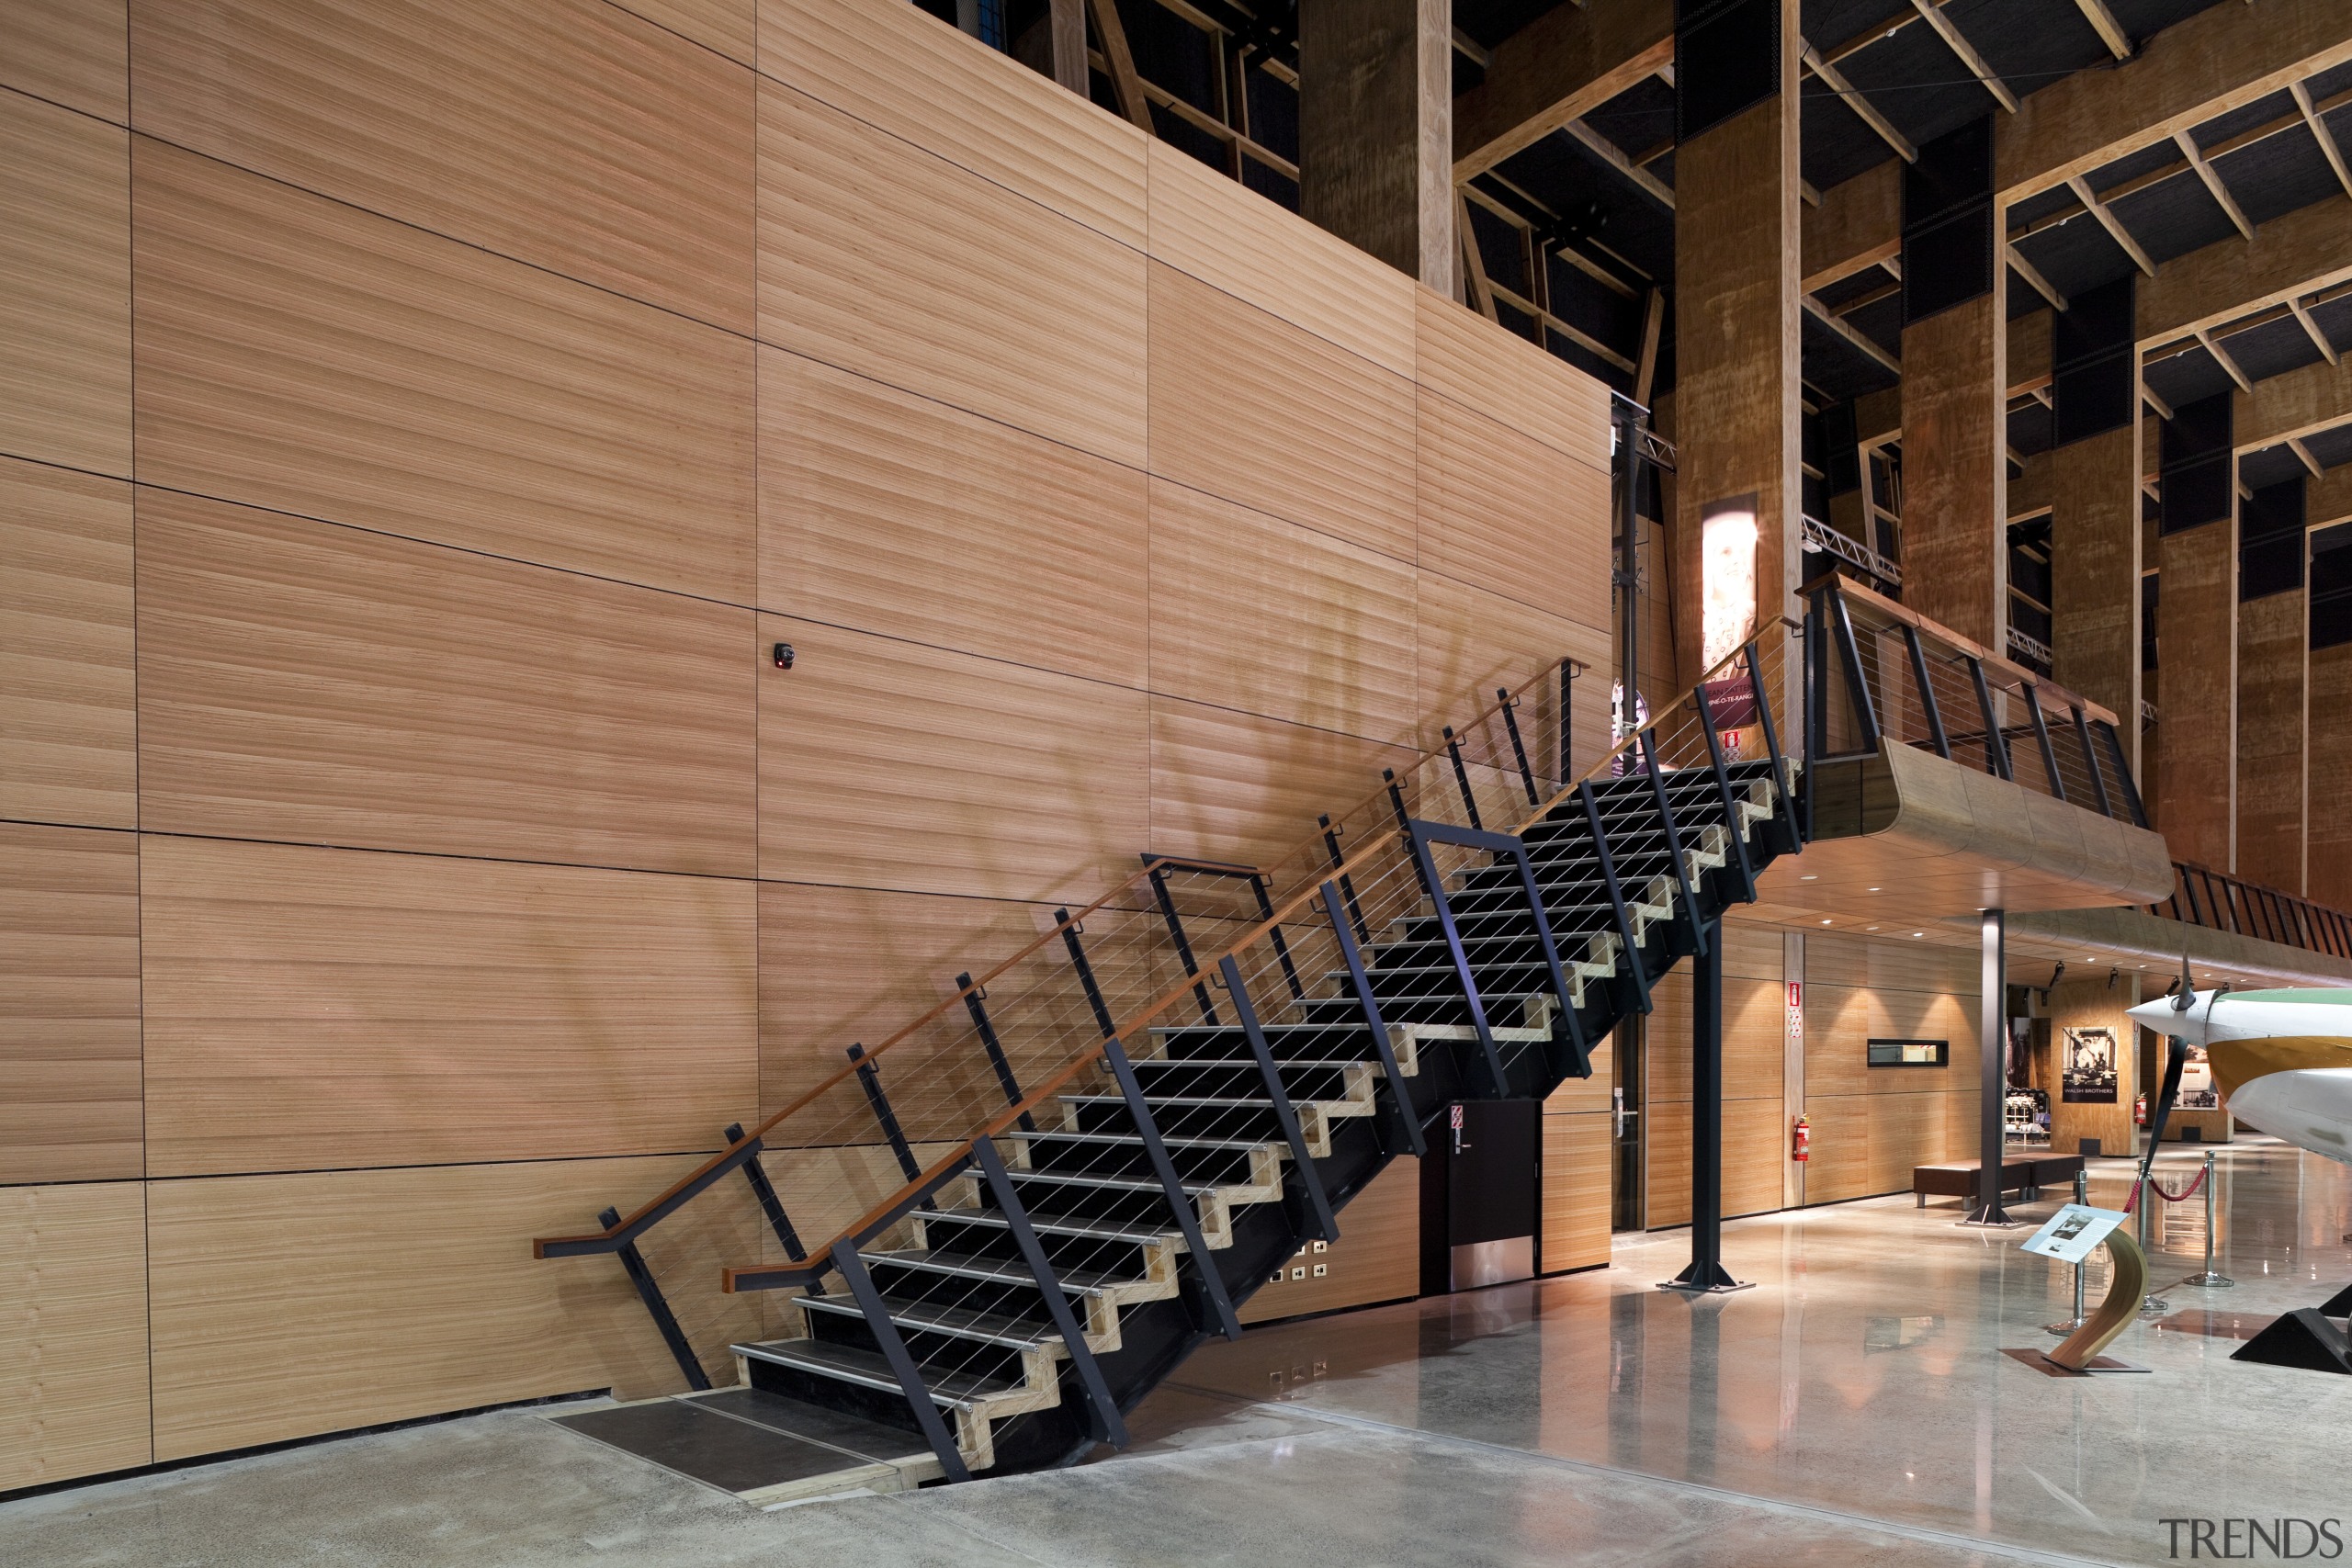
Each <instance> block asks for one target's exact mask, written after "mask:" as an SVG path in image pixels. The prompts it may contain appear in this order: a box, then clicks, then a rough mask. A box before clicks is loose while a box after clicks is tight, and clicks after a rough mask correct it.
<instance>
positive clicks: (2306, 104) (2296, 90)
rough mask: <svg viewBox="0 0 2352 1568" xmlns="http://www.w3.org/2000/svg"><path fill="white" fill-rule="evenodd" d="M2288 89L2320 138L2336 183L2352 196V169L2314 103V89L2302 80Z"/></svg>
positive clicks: (2338, 96)
mask: <svg viewBox="0 0 2352 1568" xmlns="http://www.w3.org/2000/svg"><path fill="white" fill-rule="evenodd" d="M2287 90H2288V91H2289V92H2290V93H2292V94H2293V95H2294V96H2295V110H2296V112H2297V113H2298V114H2300V115H2301V117H2302V119H2303V123H2305V124H2306V125H2308V126H2310V127H2311V128H2312V135H2313V136H2314V137H2316V138H2318V139H2319V150H2320V151H2321V152H2324V153H2326V154H2327V166H2328V167H2329V168H2331V169H2334V170H2335V183H2336V184H2338V185H2340V186H2343V187H2344V193H2345V194H2346V196H2352V171H2347V170H2346V168H2345V166H2344V149H2343V148H2342V147H2340V146H2338V145H2336V141H2335V131H2333V130H2329V129H2328V127H2327V120H2326V119H2325V118H2324V117H2323V116H2322V114H2321V112H2320V110H2319V108H2318V107H2316V106H2314V105H2313V104H2312V90H2311V89H2310V88H2309V87H2307V86H2305V85H2303V84H2302V83H2301V82H2298V83H2296V84H2295V85H2293V86H2291V87H2290V88H2288V89H2287ZM2335 96H2336V98H2338V99H2340V98H2342V97H2343V96H2344V95H2343V94H2341V93H2338V94H2337V95H2335ZM2330 101H2331V103H2332V102H2334V101H2335V100H2333V99H2332V100H2330Z"/></svg>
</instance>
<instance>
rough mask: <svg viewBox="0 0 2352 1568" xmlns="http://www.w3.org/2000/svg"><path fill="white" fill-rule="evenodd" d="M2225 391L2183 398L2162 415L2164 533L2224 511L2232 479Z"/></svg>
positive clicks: (2203, 522)
mask: <svg viewBox="0 0 2352 1568" xmlns="http://www.w3.org/2000/svg"><path fill="white" fill-rule="evenodd" d="M2233 427H2234V421H2233V418H2232V415H2231V412H2230V394H2229V393H2227V392H2216V393H2214V394H2213V395H2212V396H2211V397H2210V398H2200V399H2199V400H2197V401H2196V402H2193V403H2183V404H2181V405H2180V406H2179V407H2178V408H2177V409H2175V410H2173V414H2172V417H2171V418H2170V419H2168V420H2166V421H2165V425H2164V439H2163V442H2162V444H2161V445H2162V451H2163V454H2164V456H2163V463H2162V467H2161V468H2160V469H2159V472H2160V473H2161V474H2162V476H2163V480H2164V498H2165V500H2164V507H2165V511H2164V523H2163V530H2164V532H2165V533H2167V534H2178V533H2182V532H2184V531H2186V530H2188V529H2190V528H2201V527H2203V526H2204V525H2206V524H2208V523H2219V522H2222V520H2224V519H2225V518H2227V517H2228V516H2229V515H2230V512H2231V506H2230V502H2231V500H2232V499H2233V491H2235V489H2236V485H2237V463H2236V461H2235V460H2234V459H2233V457H2232V456H2231V451H2230V446H2231V434H2230V433H2231V431H2232V429H2233Z"/></svg>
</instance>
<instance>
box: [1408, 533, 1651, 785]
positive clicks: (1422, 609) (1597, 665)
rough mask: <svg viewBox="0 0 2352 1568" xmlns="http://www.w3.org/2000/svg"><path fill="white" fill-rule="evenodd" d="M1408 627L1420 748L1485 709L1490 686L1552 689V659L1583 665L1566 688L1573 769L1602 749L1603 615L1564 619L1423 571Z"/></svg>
mask: <svg viewBox="0 0 2352 1568" xmlns="http://www.w3.org/2000/svg"><path fill="white" fill-rule="evenodd" d="M1414 626H1415V630H1414V646H1415V648H1416V649H1417V651H1418V657H1419V666H1418V669H1417V670H1416V672H1415V689H1416V690H1417V692H1418V693H1419V697H1418V699H1417V707H1418V710H1419V715H1420V734H1419V737H1418V743H1419V744H1420V745H1423V746H1434V745H1436V744H1438V741H1439V735H1438V730H1439V727H1440V726H1441V725H1443V724H1447V723H1451V722H1453V721H1455V720H1457V719H1459V718H1461V717H1464V716H1468V715H1470V714H1475V713H1477V712H1479V711H1481V710H1482V709H1484V708H1486V707H1487V706H1488V705H1490V704H1492V703H1493V702H1494V700H1495V690H1496V688H1497V687H1499V686H1508V687H1510V689H1511V690H1513V691H1519V690H1521V689H1523V688H1525V687H1527V686H1529V685H1530V684H1532V682H1538V681H1540V682H1544V683H1546V684H1549V685H1551V686H1552V688H1553V690H1554V691H1555V692H1556V691H1557V690H1558V685H1557V682H1558V681H1559V669H1558V664H1559V660H1561V659H1562V658H1563V657H1572V658H1576V659H1580V660H1584V661H1585V663H1586V664H1587V665H1588V666H1589V670H1588V671H1587V673H1586V674H1585V675H1584V676H1582V677H1581V678H1580V679H1578V680H1577V682H1575V685H1574V688H1573V690H1574V694H1575V695H1574V702H1575V709H1574V713H1575V720H1576V724H1575V729H1576V733H1575V751H1576V762H1577V771H1578V772H1582V771H1583V770H1584V769H1585V768H1587V767H1589V766H1590V765H1591V764H1592V763H1593V762H1595V761H1598V760H1599V759H1600V754H1601V753H1602V752H1603V751H1605V750H1608V747H1609V682H1608V680H1607V679H1606V671H1608V668H1609V631H1608V628H1607V626H1606V625H1605V617H1603V618H1601V619H1598V620H1571V619H1569V618H1568V617H1567V616H1565V615H1554V614H1552V613H1551V612H1549V611H1546V610H1538V609H1536V608H1534V607H1533V606H1532V605H1527V604H1521V603H1520V602H1519V601H1517V600H1515V599H1506V598H1504V597H1502V596H1501V595H1500V594H1498V593H1489V592H1487V591H1486V590H1485V589H1483V588H1474V587H1472V586H1471V585H1470V584H1468V583H1466V582H1459V581H1455V580H1454V579H1453V578H1450V577H1441V576H1438V575H1437V574H1436V573H1434V572H1430V571H1424V572H1422V573H1421V574H1420V592H1419V603H1418V604H1416V606H1415V610H1414Z"/></svg>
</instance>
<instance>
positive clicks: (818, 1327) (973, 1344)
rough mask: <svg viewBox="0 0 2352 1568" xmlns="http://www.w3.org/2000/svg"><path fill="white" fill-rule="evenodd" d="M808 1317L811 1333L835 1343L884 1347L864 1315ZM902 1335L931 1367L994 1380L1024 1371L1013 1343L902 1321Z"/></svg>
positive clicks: (1016, 1378) (919, 1360) (921, 1363)
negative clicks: (937, 1330) (940, 1331)
mask: <svg viewBox="0 0 2352 1568" xmlns="http://www.w3.org/2000/svg"><path fill="white" fill-rule="evenodd" d="M806 1315H807V1317H808V1319H809V1337H811V1338H813V1339H817V1340H820V1341H822V1342H824V1343H827V1344H833V1345H855V1346H857V1347H859V1348H862V1349H867V1350H872V1351H875V1352H876V1353H877V1354H878V1353H879V1352H880V1351H881V1348H882V1345H881V1342H880V1341H879V1340H878V1339H876V1337H874V1329H873V1325H870V1324H868V1323H867V1322H866V1321H865V1317H864V1316H863V1315H859V1316H855V1317H852V1316H849V1315H846V1314H842V1313H831V1312H812V1313H809V1314H806ZM897 1326H898V1330H899V1338H900V1339H901V1340H903V1341H904V1342H905V1344H906V1347H907V1352H908V1354H910V1355H911V1356H912V1357H914V1359H915V1364H916V1365H917V1366H920V1367H922V1368H924V1369H926V1370H927V1371H942V1370H953V1371H958V1372H965V1373H969V1374H971V1375H973V1376H976V1377H984V1378H988V1379H989V1380H990V1381H992V1382H1020V1381H1021V1380H1022V1377H1023V1356H1022V1353H1021V1352H1020V1351H1019V1350H1016V1349H1014V1348H1012V1347H1010V1346H1004V1345H990V1344H987V1343H984V1342H982V1341H980V1340H977V1339H966V1338H963V1337H960V1336H957V1335H953V1334H934V1333H932V1332H930V1331H929V1330H927V1329H923V1328H919V1327H916V1326H914V1325H910V1324H904V1323H901V1324H899V1325H897Z"/></svg>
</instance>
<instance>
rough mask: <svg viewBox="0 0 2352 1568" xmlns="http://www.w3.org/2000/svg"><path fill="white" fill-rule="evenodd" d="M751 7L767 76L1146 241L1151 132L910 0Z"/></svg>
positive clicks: (766, 1) (1102, 227) (778, 1)
mask: <svg viewBox="0 0 2352 1568" xmlns="http://www.w3.org/2000/svg"><path fill="white" fill-rule="evenodd" d="M759 13H760V16H759V19H760V69H761V70H762V72H763V73H765V74H767V75H768V76H771V77H773V78H775V80H777V81H779V82H783V83H786V84H788V85H790V86H792V87H794V88H797V89H798V90H799V91H800V92H802V93H805V94H808V95H809V96H812V97H814V98H817V99H819V100H820V101H821V102H824V103H828V104H831V105H832V106H833V107H835V108H838V109H841V110H842V111H843V112H845V113H847V114H850V115H854V116H855V117H856V118H859V119H861V120H864V121H865V123H866V124H867V125H869V126H872V127H875V128H876V129H878V130H882V131H884V132H886V133H887V134H888V135H889V136H892V137H896V138H899V139H901V140H903V141H908V142H910V143H912V144H913V145H914V146H917V147H920V148H922V149H923V150H925V151H926V152H933V153H935V154H937V155H938V156H939V157H942V158H944V159H947V160H949V161H950V162H953V163H956V164H960V165H962V166H963V167H965V168H967V169H969V170H971V171H972V172H973V173H974V174H976V175H980V176H981V177H982V178H984V179H987V180H989V181H992V182H993V183H995V184H996V185H999V186H1003V187H1004V188H1005V189H1007V190H1010V191H1013V192H1017V193H1018V194H1019V195H1021V196H1023V197H1027V198H1028V199H1029V200H1031V201H1034V202H1037V203H1040V204H1042V205H1044V206H1046V207H1047V208H1050V209H1053V210H1054V211H1056V212H1058V213H1060V214H1061V215H1062V216H1063V217H1065V218H1069V219H1071V220H1075V221H1077V222H1080V223H1083V224H1085V225H1086V226H1087V227H1089V228H1091V229H1093V230H1095V231H1098V232H1100V233H1103V234H1105V235H1108V236H1109V237H1110V238H1112V239H1114V240H1116V241H1118V242H1119V243H1121V244H1123V245H1126V246H1129V247H1131V248H1133V249H1136V250H1141V249H1142V248H1143V243H1144V150H1145V146H1146V144H1147V143H1148V141H1150V138H1148V137H1147V136H1146V135H1145V134H1144V133H1143V132H1142V131H1141V130H1137V129H1136V128H1135V127H1134V126H1132V125H1129V124H1128V123H1126V122H1125V121H1124V120H1122V119H1120V118H1117V117H1116V116H1114V115H1110V114H1106V113H1104V112H1103V111H1102V110H1100V109H1097V108H1095V107H1093V106H1092V105H1091V104H1089V103H1087V102H1086V101H1085V100H1084V99H1082V98H1080V97H1079V96H1078V95H1076V94H1074V93H1070V92H1067V91H1065V90H1064V89H1062V88H1061V87H1059V86H1057V85H1055V84H1054V83H1053V82H1052V81H1051V80H1049V79H1048V78H1046V77H1044V76H1041V75H1039V74H1038V73H1036V72H1035V71H1032V70H1030V69H1029V68H1028V67H1027V66H1025V65H1023V64H1021V63H1020V62H1017V61H1014V60H1012V58H1010V57H1009V56H1006V55H1002V54H999V53H998V52H997V51H994V50H992V49H989V48H988V47H987V46H986V45H984V44H982V43H980V42H979V41H978V39H972V38H967V37H966V36H965V35H964V34H963V33H961V32H959V31H957V30H956V28H951V27H945V26H943V25H941V24H940V23H939V22H937V21H936V20H934V19H933V18H932V17H928V16H925V15H924V14H923V13H922V11H921V10H920V9H919V8H917V7H916V6H899V5H891V4H881V5H865V4H844V3H842V0H760V7H759ZM765 113H766V111H765V109H764V108H763V110H762V114H763V121H764V116H765ZM1237 188H1238V187H1237ZM1038 259H1040V260H1042V259H1043V258H1038Z"/></svg>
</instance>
